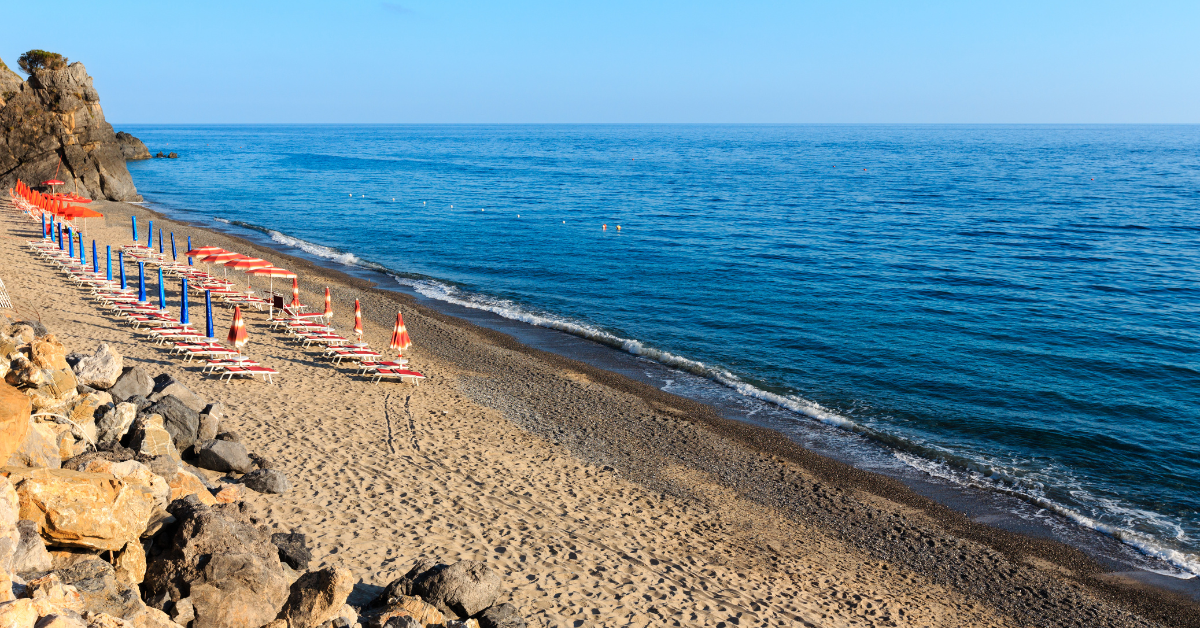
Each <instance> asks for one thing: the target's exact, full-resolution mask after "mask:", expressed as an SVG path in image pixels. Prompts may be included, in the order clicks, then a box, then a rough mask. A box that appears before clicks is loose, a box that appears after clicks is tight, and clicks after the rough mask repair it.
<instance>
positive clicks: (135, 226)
mask: <svg viewBox="0 0 1200 628" xmlns="http://www.w3.org/2000/svg"><path fill="white" fill-rule="evenodd" d="M129 218H130V219H131V220H133V243H134V244H137V216H130V217H129Z"/></svg>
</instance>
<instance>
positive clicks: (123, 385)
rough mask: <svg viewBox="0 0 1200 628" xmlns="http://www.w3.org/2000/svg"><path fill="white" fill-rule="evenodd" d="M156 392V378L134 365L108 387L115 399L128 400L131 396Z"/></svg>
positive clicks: (142, 395) (146, 395) (143, 395)
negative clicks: (153, 378) (151, 377)
mask: <svg viewBox="0 0 1200 628" xmlns="http://www.w3.org/2000/svg"><path fill="white" fill-rule="evenodd" d="M152 392H154V380H152V379H150V374H149V373H147V372H146V371H143V370H142V369H141V367H137V366H133V367H130V368H127V369H125V372H124V373H122V374H121V376H120V377H118V378H117V381H116V382H114V383H113V385H112V386H111V387H110V388H109V389H108V394H110V395H112V398H113V400H114V401H117V402H120V401H128V400H129V398H130V397H149V396H150V393H152Z"/></svg>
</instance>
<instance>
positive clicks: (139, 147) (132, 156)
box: [115, 131, 150, 161]
mask: <svg viewBox="0 0 1200 628" xmlns="http://www.w3.org/2000/svg"><path fill="white" fill-rule="evenodd" d="M115 137H116V139H117V146H120V147H121V157H124V158H125V161H137V160H140V159H150V149H148V148H146V145H145V144H143V143H142V140H139V139H138V138H136V137H134V136H132V135H130V134H128V133H125V132H124V131H118V132H117V133H116V134H115Z"/></svg>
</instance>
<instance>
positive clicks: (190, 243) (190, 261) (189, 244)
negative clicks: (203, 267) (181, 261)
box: [188, 236, 195, 266]
mask: <svg viewBox="0 0 1200 628" xmlns="http://www.w3.org/2000/svg"><path fill="white" fill-rule="evenodd" d="M188 250H189V251H190V250H192V236H188ZM194 265H195V264H193V263H192V258H190V257H189V258H188V266H194Z"/></svg>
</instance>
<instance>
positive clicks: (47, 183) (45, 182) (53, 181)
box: [42, 179, 64, 185]
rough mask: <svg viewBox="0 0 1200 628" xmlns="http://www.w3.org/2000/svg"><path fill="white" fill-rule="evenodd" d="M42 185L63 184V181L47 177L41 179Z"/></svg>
mask: <svg viewBox="0 0 1200 628" xmlns="http://www.w3.org/2000/svg"><path fill="white" fill-rule="evenodd" d="M42 185H64V183H63V182H62V181H59V180H58V179H49V180H47V181H42Z"/></svg>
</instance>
